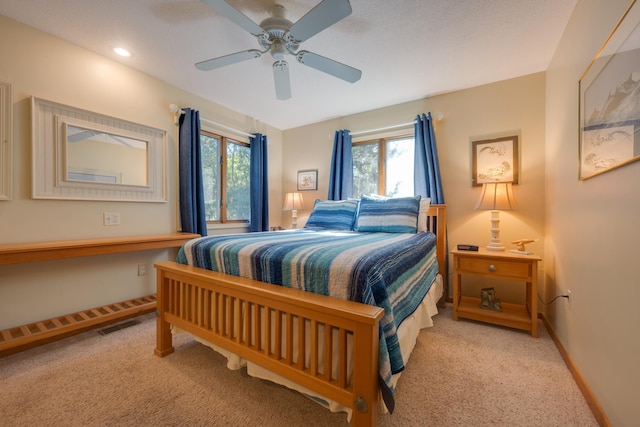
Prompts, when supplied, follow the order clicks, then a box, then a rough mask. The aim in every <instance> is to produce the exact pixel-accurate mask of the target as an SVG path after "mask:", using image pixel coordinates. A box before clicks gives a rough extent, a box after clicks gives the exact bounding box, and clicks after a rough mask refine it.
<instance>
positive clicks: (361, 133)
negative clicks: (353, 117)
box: [350, 113, 444, 136]
mask: <svg viewBox="0 0 640 427" xmlns="http://www.w3.org/2000/svg"><path fill="white" fill-rule="evenodd" d="M433 118H434V119H435V120H437V121H440V120H442V119H443V118H444V114H442V113H435V114H434V115H433ZM414 124H416V121H415V120H413V121H411V122H407V123H401V124H399V125H391V126H386V127H383V128H378V129H369V130H359V131H356V132H350V133H351V136H354V135H363V134H365V133H372V132H382V131H384V130H391V129H398V128H404V127H409V126H412V125H414Z"/></svg>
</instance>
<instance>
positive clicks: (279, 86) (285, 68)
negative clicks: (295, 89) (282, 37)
mask: <svg viewBox="0 0 640 427" xmlns="http://www.w3.org/2000/svg"><path fill="white" fill-rule="evenodd" d="M273 79H274V81H275V83H276V98H278V99H282V100H284V99H289V98H291V82H290V81H289V65H288V64H287V63H286V62H285V61H276V62H274V63H273Z"/></svg>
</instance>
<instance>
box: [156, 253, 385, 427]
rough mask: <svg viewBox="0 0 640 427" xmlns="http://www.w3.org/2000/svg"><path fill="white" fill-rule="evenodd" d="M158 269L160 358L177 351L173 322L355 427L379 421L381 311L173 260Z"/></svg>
mask: <svg viewBox="0 0 640 427" xmlns="http://www.w3.org/2000/svg"><path fill="white" fill-rule="evenodd" d="M155 267H156V269H157V279H158V289H157V337H156V349H155V354H156V355H158V356H166V355H168V354H170V353H172V352H173V345H172V338H171V330H170V325H171V324H173V325H175V326H177V327H179V328H181V329H183V330H185V331H187V332H189V333H191V334H193V335H195V336H198V337H201V338H203V339H205V340H207V341H209V342H211V343H213V344H215V345H218V346H220V347H222V348H225V349H227V350H229V351H231V352H233V353H235V354H237V355H238V356H240V357H243V358H245V359H247V360H249V361H251V362H253V363H255V364H257V365H259V366H262V367H264V368H266V369H268V370H270V371H272V372H274V373H276V374H279V375H281V376H283V377H285V378H287V379H289V380H291V381H294V382H296V383H298V384H300V385H302V386H304V387H307V388H309V389H311V390H314V391H316V392H318V393H319V394H321V395H323V396H326V397H327V398H329V399H332V400H335V401H337V402H339V403H341V404H343V405H345V406H347V407H350V408H352V409H353V416H352V424H353V425H355V426H365V425H367V426H374V425H376V424H377V415H378V399H379V388H378V333H379V332H378V325H379V321H380V319H381V318H382V316H383V310H382V309H381V308H379V307H374V306H368V305H364V304H360V303H355V302H350V301H343V300H338V299H335V298H330V297H327V296H323V295H317V294H313V293H308V292H304V291H299V290H295V289H289V288H284V287H282V286H276V285H270V284H265V283H262V282H258V281H255V280H250V279H244V278H239V277H234V276H229V275H225V274H222V273H218V272H213V271H207V270H202V269H198V268H194V267H190V266H186V265H182V264H178V263H175V262H162V263H158V264H156V265H155ZM294 334H295V336H294ZM351 340H352V342H353V360H355V361H357V363H354V364H353V373H352V376H351V378H350V379H349V376H348V369H347V364H348V352H347V341H351ZM321 341H324V342H325V343H328V345H321V344H320V342H321ZM305 343H306V345H305ZM336 343H337V344H336ZM335 345H337V346H338V347H337V348H333V347H334V346H335ZM334 350H338V351H337V352H335V351H334ZM336 354H337V355H338V356H335V355H336ZM335 358H337V359H338V360H334V359H335ZM305 361H307V362H305ZM336 363H337V366H338V368H337V369H332V366H334V367H335V365H336Z"/></svg>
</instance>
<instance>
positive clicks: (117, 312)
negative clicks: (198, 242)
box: [0, 233, 200, 357]
mask: <svg viewBox="0 0 640 427" xmlns="http://www.w3.org/2000/svg"><path fill="white" fill-rule="evenodd" d="M196 237H200V235H199V234H191V233H170V234H157V235H150V236H129V237H108V238H100V239H81V240H59V241H51V242H34V243H9V244H0V265H8V264H22V263H28V262H37V261H50V260H55V259H63V258H76V257H85V256H93V255H106V254H113V253H121V252H134V251H142V250H149V249H165V248H174V247H180V246H181V245H182V244H183V243H185V242H187V241H188V240H190V239H193V238H196ZM155 308H156V298H155V294H154V295H149V296H145V297H141V298H136V299H133V300H128V301H122V302H117V303H114V304H109V305H105V306H103V307H96V308H92V309H88V310H84V311H80V312H77V313H72V314H67V315H64V316H59V317H56V318H53V319H48V320H43V321H40V322H35V323H31V324H28V325H22V326H16V327H13V328H9V329H5V330H1V331H0V357H2V356H6V355H8V354H12V353H16V352H19V351H22V350H26V349H28V348H31V347H35V346H38V345H41V344H46V343H48V342H52V341H56V340H59V339H61V338H65V337H68V336H71V335H75V334H78V333H81V332H84V331H86V330H89V329H92V328H95V327H98V326H103V325H107V324H110V323H114V322H118V321H121V320H124V319H128V318H130V317H134V316H138V315H140V314H143V313H149V312H152V311H154V310H155Z"/></svg>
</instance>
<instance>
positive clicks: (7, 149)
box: [0, 82, 12, 200]
mask: <svg viewBox="0 0 640 427" xmlns="http://www.w3.org/2000/svg"><path fill="white" fill-rule="evenodd" d="M11 125H12V123H11V85H10V84H9V83H3V82H0V200H11V193H12V191H11V189H12V185H11V176H12V170H11V164H12V161H11V145H12V139H11Z"/></svg>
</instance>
